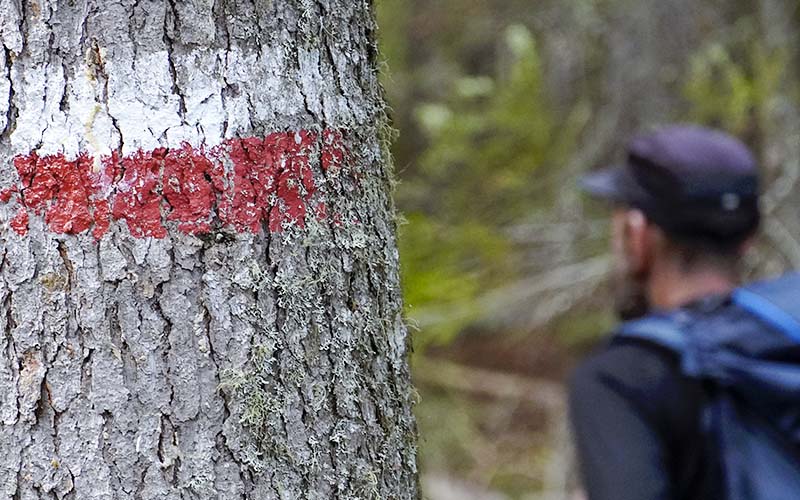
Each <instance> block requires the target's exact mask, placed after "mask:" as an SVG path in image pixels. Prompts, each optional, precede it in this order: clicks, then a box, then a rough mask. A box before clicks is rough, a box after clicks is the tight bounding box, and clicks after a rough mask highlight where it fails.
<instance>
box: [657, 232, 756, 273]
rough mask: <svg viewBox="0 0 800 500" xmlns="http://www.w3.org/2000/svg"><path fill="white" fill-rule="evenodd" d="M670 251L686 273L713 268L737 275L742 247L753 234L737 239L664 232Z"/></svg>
mask: <svg viewBox="0 0 800 500" xmlns="http://www.w3.org/2000/svg"><path fill="white" fill-rule="evenodd" d="M664 234H665V236H666V240H667V245H668V247H669V250H670V251H672V252H674V254H675V255H676V257H677V258H678V259H680V264H681V268H682V269H683V270H684V271H687V272H690V271H696V270H698V269H700V268H712V269H716V270H719V271H723V272H725V273H737V272H738V271H739V267H740V264H741V261H742V245H744V243H745V241H747V240H748V239H749V238H750V237H751V236H752V235H753V233H750V234H747V235H743V236H739V237H737V238H727V239H720V238H713V237H703V236H684V235H676V234H672V233H669V232H666V231H665V232H664Z"/></svg>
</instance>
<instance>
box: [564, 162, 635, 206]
mask: <svg viewBox="0 0 800 500" xmlns="http://www.w3.org/2000/svg"><path fill="white" fill-rule="evenodd" d="M578 185H579V187H580V188H581V189H582V190H583V191H585V192H586V193H588V194H590V195H592V196H594V197H596V198H602V199H604V200H609V201H614V202H622V203H627V202H631V201H633V200H634V199H635V198H636V191H637V189H636V181H635V180H634V179H633V177H632V176H631V174H630V173H629V172H628V169H627V168H625V167H609V168H604V169H601V170H597V171H595V172H591V173H589V174H586V175H584V176H583V177H581V178H580V180H579V181H578Z"/></svg>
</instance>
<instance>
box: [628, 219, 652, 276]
mask: <svg viewBox="0 0 800 500" xmlns="http://www.w3.org/2000/svg"><path fill="white" fill-rule="evenodd" d="M623 236H624V237H623V241H624V242H625V243H624V244H625V254H626V255H627V257H628V265H629V266H630V268H629V269H630V271H631V272H632V273H634V274H645V273H647V271H648V270H649V268H650V261H651V259H652V254H653V241H652V236H653V235H652V234H651V232H650V231H649V224H648V223H647V217H645V215H644V213H642V211H641V210H636V209H631V210H627V211H626V212H625V220H624V225H623Z"/></svg>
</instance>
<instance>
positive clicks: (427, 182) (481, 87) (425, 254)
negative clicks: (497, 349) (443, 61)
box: [397, 25, 585, 348]
mask: <svg viewBox="0 0 800 500" xmlns="http://www.w3.org/2000/svg"><path fill="white" fill-rule="evenodd" d="M504 41H505V44H504V49H503V54H502V56H503V57H500V58H499V60H500V61H501V63H502V62H505V68H503V67H502V66H503V65H502V64H500V66H501V67H500V68H499V70H498V73H499V74H498V76H496V77H490V76H486V75H480V76H462V77H459V78H457V79H456V80H454V81H453V82H452V83H451V89H450V92H449V94H448V96H447V98H446V99H444V100H443V101H441V102H428V103H424V104H421V105H419V106H417V107H416V109H415V117H416V119H417V120H418V122H419V126H420V129H421V130H422V131H423V132H424V133H425V135H426V142H427V148H426V149H425V150H424V151H422V152H420V156H419V162H418V164H416V165H415V167H416V168H415V170H414V171H413V172H408V173H407V174H406V175H405V176H404V180H403V183H401V184H400V186H399V188H398V193H397V197H398V199H399V201H400V204H401V207H403V208H404V209H405V211H406V214H407V215H406V216H407V220H408V224H407V225H406V226H404V227H403V228H402V229H401V232H400V250H401V260H402V264H403V273H404V274H403V279H404V290H405V297H406V302H407V304H408V306H409V309H408V314H409V316H410V317H411V318H412V319H414V320H416V321H417V322H418V323H419V324H420V325H421V326H422V327H423V330H422V333H421V334H420V335H418V336H417V339H416V345H417V347H418V348H419V347H424V346H425V345H427V344H429V343H441V342H447V341H449V340H450V339H452V338H453V336H454V335H455V334H457V333H458V331H459V330H460V329H461V328H462V327H463V326H465V325H466V324H468V323H469V322H471V321H473V320H475V319H477V318H478V317H480V315H481V314H482V311H481V309H480V305H479V302H478V299H479V297H480V296H481V294H482V293H484V292H485V291H487V290H488V289H490V288H491V287H493V286H496V285H497V284H499V283H502V282H503V281H505V280H507V279H509V278H510V277H512V276H513V274H514V269H515V267H516V266H515V262H514V256H513V253H512V252H511V245H510V243H509V242H508V241H507V238H506V236H505V233H504V227H505V226H506V225H508V224H510V223H513V222H518V221H520V220H522V219H524V218H526V217H530V216H531V215H532V214H534V213H536V212H537V211H539V210H541V209H542V208H543V207H546V206H547V205H548V204H549V203H551V202H552V199H551V196H552V194H553V193H554V190H552V189H547V188H548V187H552V184H551V185H550V186H548V184H547V180H548V176H549V175H550V174H552V173H553V172H554V170H555V168H556V167H558V166H561V165H563V164H564V162H565V161H566V160H567V158H568V157H569V154H570V152H571V150H572V148H573V147H574V146H575V144H576V141H577V135H578V132H579V130H580V128H581V127H582V125H583V122H584V121H585V116H584V115H583V114H580V113H575V114H574V116H573V117H570V118H568V119H567V120H564V119H563V117H561V116H559V115H558V113H556V112H555V110H554V109H552V106H551V104H550V102H551V99H550V98H549V96H548V93H547V91H546V88H545V85H544V81H543V77H542V72H543V68H542V63H541V61H540V59H539V54H538V51H537V47H536V43H535V40H534V38H533V36H532V35H531V33H530V31H529V30H528V29H527V28H525V27H524V26H521V25H514V26H511V27H509V28H508V29H507V30H506V32H505V40H504Z"/></svg>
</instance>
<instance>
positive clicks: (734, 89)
mask: <svg viewBox="0 0 800 500" xmlns="http://www.w3.org/2000/svg"><path fill="white" fill-rule="evenodd" d="M743 52H744V53H743V56H742V57H740V58H738V59H739V60H737V58H735V57H734V56H733V55H732V49H731V48H730V47H726V46H725V45H723V44H722V43H719V42H713V43H710V44H709V45H708V46H707V47H705V48H704V49H702V50H700V51H699V52H698V53H697V54H695V56H694V57H692V59H691V61H690V69H689V77H688V79H687V82H686V84H685V87H684V94H685V95H686V98H687V99H688V100H689V101H690V102H691V104H692V106H691V112H690V114H689V116H690V118H691V119H692V120H693V121H696V122H700V123H708V124H711V125H716V126H719V127H722V128H725V129H727V130H730V131H732V132H734V133H736V134H740V135H741V134H746V133H748V132H749V131H751V130H752V129H753V128H754V127H759V126H760V125H761V124H763V123H764V122H765V121H766V120H767V119H768V113H769V111H770V109H769V107H770V105H771V104H772V100H773V99H774V97H775V96H776V95H779V93H780V86H781V83H782V82H783V78H784V72H785V69H786V67H787V63H788V52H787V51H786V50H784V49H781V50H768V49H766V48H765V46H764V44H763V43H761V42H756V43H753V44H752V45H748V46H747V47H746V48H744V49H743Z"/></svg>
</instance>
